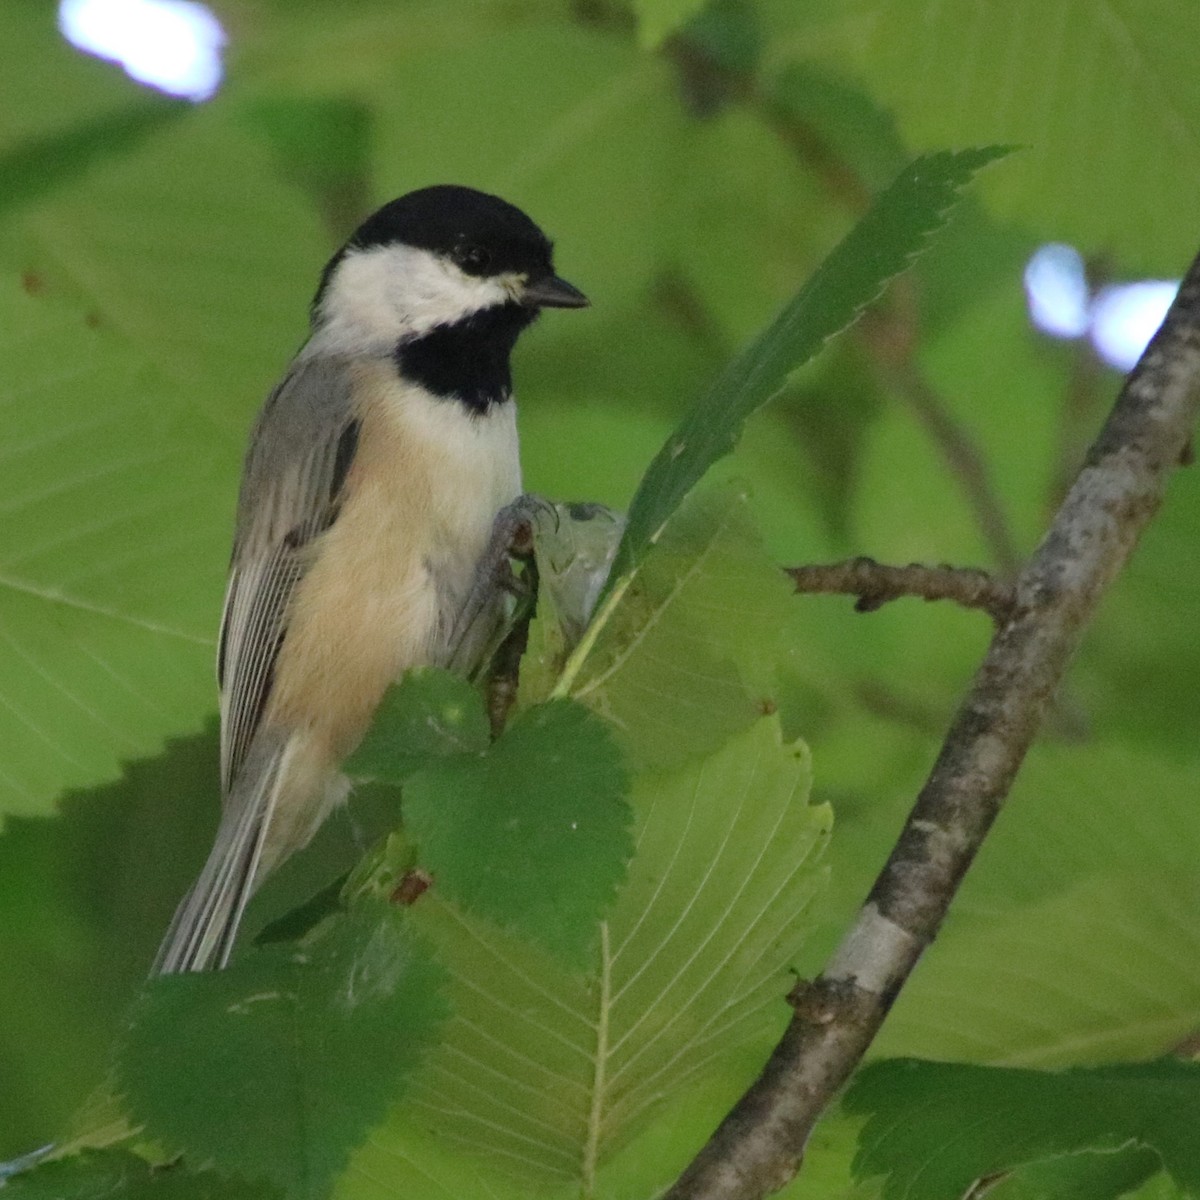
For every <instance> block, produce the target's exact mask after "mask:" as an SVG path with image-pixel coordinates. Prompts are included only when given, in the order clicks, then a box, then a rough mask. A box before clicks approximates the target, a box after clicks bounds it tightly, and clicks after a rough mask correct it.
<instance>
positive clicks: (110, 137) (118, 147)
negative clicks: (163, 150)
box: [0, 96, 190, 217]
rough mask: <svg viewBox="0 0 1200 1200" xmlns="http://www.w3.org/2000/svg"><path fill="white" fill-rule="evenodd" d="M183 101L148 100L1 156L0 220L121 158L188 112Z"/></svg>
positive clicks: (31, 141) (34, 139) (26, 143)
mask: <svg viewBox="0 0 1200 1200" xmlns="http://www.w3.org/2000/svg"><path fill="white" fill-rule="evenodd" d="M189 107H190V106H189V105H188V104H187V103H186V102H185V101H182V100H179V101H170V100H165V99H162V98H161V97H159V98H152V97H150V96H145V97H143V98H141V99H140V100H139V102H138V103H136V104H133V105H131V106H129V107H128V108H125V109H121V110H118V111H117V112H114V113H105V114H104V115H102V116H99V117H90V118H88V119H87V120H85V121H81V122H80V123H79V124H77V125H74V126H72V127H70V128H68V129H64V130H57V131H55V132H54V133H51V134H42V135H41V136H39V137H32V138H29V139H27V140H25V141H23V142H20V143H18V144H17V145H16V146H13V147H12V148H10V149H8V150H5V151H4V152H3V153H0V179H3V180H4V190H3V191H2V192H0V217H4V216H6V215H7V211H8V210H9V209H11V208H17V207H19V206H20V205H22V204H28V203H29V202H30V201H33V200H37V199H39V198H41V197H43V196H45V195H47V194H49V193H51V192H53V191H55V190H56V189H58V188H61V187H64V186H65V185H68V184H70V183H72V182H74V181H75V180H77V179H78V178H79V177H80V176H81V175H83V173H84V172H85V171H87V170H88V169H89V168H90V167H93V166H94V165H95V164H96V163H98V162H101V161H103V160H104V159H106V158H110V157H116V156H120V155H122V154H124V153H126V152H127V151H128V150H130V149H131V148H132V147H134V146H136V145H137V144H138V143H139V142H141V141H142V140H143V139H144V138H146V137H147V136H148V135H149V134H151V133H153V132H154V131H155V130H157V129H158V128H159V127H160V126H162V125H164V124H170V123H171V122H172V121H174V120H175V119H176V118H177V117H179V116H181V115H182V114H183V113H185V112H187V111H188V109H189Z"/></svg>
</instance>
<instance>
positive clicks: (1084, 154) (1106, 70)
mask: <svg viewBox="0 0 1200 1200" xmlns="http://www.w3.org/2000/svg"><path fill="white" fill-rule="evenodd" d="M828 11H829V12H830V15H831V21H830V26H831V27H830V29H829V30H820V31H815V32H814V34H813V35H812V36H811V37H810V39H809V46H811V45H813V44H815V43H819V44H821V45H822V47H823V49H825V51H826V53H827V54H829V56H830V57H834V58H840V59H841V61H842V62H844V63H845V64H847V65H849V66H851V67H852V69H853V70H854V71H855V72H856V74H858V76H859V77H860V78H861V80H862V83H863V86H865V87H868V88H869V89H871V90H872V91H873V92H874V93H875V94H876V95H877V96H878V97H879V98H880V100H881V101H882V102H883V103H884V104H886V105H888V106H889V107H892V108H893V109H894V110H895V112H896V115H897V119H898V122H899V125H900V129H901V131H902V133H903V134H904V136H905V138H906V140H907V141H908V143H909V144H910V145H912V146H915V147H916V148H918V149H922V148H925V147H937V146H946V145H962V144H964V143H966V144H971V143H979V142H987V141H1002V142H1007V143H1014V142H1015V143H1018V144H1020V145H1022V146H1025V147H1027V148H1028V149H1027V151H1026V152H1025V153H1023V154H1021V155H1020V156H1019V158H1018V159H1016V160H1014V162H1013V164H1012V169H1011V170H1006V171H1004V172H1000V173H997V174H996V175H994V176H993V177H991V178H989V179H988V180H986V181H985V183H984V185H983V190H984V194H985V195H986V196H987V197H988V199H989V200H990V201H991V202H992V204H993V206H994V208H995V210H996V211H997V212H998V213H999V214H1000V215H1001V216H1002V217H1003V218H1004V219H1006V220H1008V221H1012V222H1017V223H1025V224H1027V225H1028V226H1029V227H1030V228H1032V229H1035V230H1037V231H1038V236H1039V238H1040V239H1041V240H1042V241H1052V240H1065V241H1069V242H1072V243H1074V244H1076V245H1082V246H1085V247H1087V249H1088V250H1089V251H1094V252H1097V253H1113V254H1116V255H1117V256H1118V257H1119V259H1120V261H1121V262H1122V263H1123V264H1125V265H1126V266H1128V267H1133V268H1137V269H1141V270H1147V269H1149V270H1153V271H1170V272H1173V273H1176V274H1178V273H1179V272H1181V270H1182V267H1183V265H1184V262H1185V260H1184V258H1182V257H1181V256H1185V255H1186V256H1190V254H1191V253H1192V251H1193V249H1194V241H1195V231H1194V225H1193V223H1192V222H1191V221H1190V220H1189V218H1188V216H1187V213H1188V207H1189V205H1190V204H1191V197H1192V196H1193V195H1194V194H1195V191H1196V188H1197V186H1198V185H1200V80H1198V79H1197V77H1196V72H1195V70H1194V69H1193V62H1192V58H1191V55H1190V53H1189V52H1188V48H1189V47H1190V46H1193V45H1195V44H1196V43H1197V41H1198V40H1200V9H1198V8H1197V7H1196V6H1195V5H1193V4H1179V3H1176V2H1175V0H1105V3H1103V4H1076V3H1074V2H1073V0H1046V2H1043V0H1011V2H1010V3H1005V4H984V5H970V4H942V3H939V2H938V0H889V2H888V3H885V4H871V5H863V4H857V5H838V6H833V7H832V8H830V9H829V10H828ZM807 48H808V47H806V49H807ZM1098 113H1103V114H1104V117H1103V122H1102V124H1103V131H1102V132H1101V131H1100V129H1099V128H1098V127H1097V126H1096V125H1094V124H1093V121H1094V117H1095V115H1096V114H1098ZM1099 180H1103V187H1099V188H1098V187H1097V182H1098V181H1099Z"/></svg>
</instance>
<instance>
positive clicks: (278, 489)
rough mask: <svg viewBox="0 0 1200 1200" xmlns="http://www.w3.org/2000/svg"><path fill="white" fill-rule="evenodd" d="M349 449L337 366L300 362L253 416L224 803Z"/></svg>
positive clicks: (232, 599)
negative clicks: (309, 551) (308, 555)
mask: <svg viewBox="0 0 1200 1200" xmlns="http://www.w3.org/2000/svg"><path fill="white" fill-rule="evenodd" d="M356 442H357V424H356V421H355V415H354V411H353V403H352V397H351V380H350V374H349V368H348V366H347V364H346V363H345V361H344V360H342V359H326V358H308V359H305V358H301V359H299V360H298V361H297V362H296V363H295V364H294V365H293V368H292V370H291V371H290V372H289V373H288V375H287V376H286V377H285V379H284V380H283V382H282V383H281V384H280V385H279V387H277V388H276V389H275V391H274V392H273V393H272V394H271V396H270V398H269V399H268V400H267V403H266V405H265V406H264V408H263V411H262V413H261V415H260V416H259V419H258V423H257V425H256V426H255V429H254V434H253V436H252V438H251V443H250V452H249V454H248V455H247V457H246V468H245V473H244V475H243V478H242V489H241V494H240V496H239V498H238V519H237V530H236V533H235V535H234V546H233V561H232V563H231V566H230V577H229V587H228V590H227V592H226V597H225V609H224V613H223V615H222V619H221V636H220V642H219V648H218V664H217V674H218V678H219V680H220V684H221V780H222V787H223V792H224V794H225V795H226V796H228V795H229V794H230V793H231V791H232V789H233V786H234V781H235V780H236V778H237V775H238V771H239V770H240V769H241V767H242V765H243V763H244V762H245V760H246V755H247V754H248V753H249V750H250V745H251V742H252V741H253V740H254V735H255V733H256V731H257V729H258V726H259V722H260V721H261V718H262V713H263V708H264V706H265V704H266V702H267V698H268V696H269V694H270V690H271V680H272V676H273V672H274V667H275V662H276V659H277V658H278V655H279V650H280V647H281V645H282V644H283V638H284V636H285V632H286V631H285V623H286V620H287V610H288V605H289V603H290V601H291V598H292V596H293V594H294V593H295V590H296V586H297V584H298V583H299V582H300V580H301V578H302V577H303V575H304V572H305V569H306V565H307V560H306V556H305V553H304V551H305V547H306V546H307V545H308V543H310V542H311V541H312V539H313V538H315V537H316V536H317V535H318V534H320V533H321V532H322V531H323V530H325V529H327V528H328V527H329V526H330V525H331V524H332V522H333V520H334V519H335V518H336V516H337V511H338V505H339V501H340V495H341V489H342V485H343V484H344V482H345V478H346V473H347V471H348V470H349V468H350V463H351V461H352V460H353V456H354V449H355V445H356Z"/></svg>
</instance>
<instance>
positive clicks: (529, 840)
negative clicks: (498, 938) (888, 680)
mask: <svg viewBox="0 0 1200 1200" xmlns="http://www.w3.org/2000/svg"><path fill="white" fill-rule="evenodd" d="M627 788H628V778H627V774H626V771H625V768H624V764H623V763H622V761H621V756H620V752H619V750H618V749H617V746H616V744H615V742H614V740H613V738H612V735H611V733H610V732H609V730H608V728H607V727H606V726H605V724H604V722H602V721H600V720H598V719H597V718H596V717H595V716H594V715H593V714H592V713H591V712H589V711H588V710H587V709H586V708H584V707H583V705H581V704H576V703H574V702H572V701H566V700H554V701H551V702H549V703H548V704H541V705H537V706H535V707H533V708H531V709H528V710H527V711H526V712H523V713H521V714H520V715H519V716H518V717H517V718H516V719H515V720H514V721H513V722H512V723H511V724H510V725H509V726H508V728H507V729H505V731H504V734H503V735H502V736H501V737H500V738H499V739H498V740H497V742H496V743H495V745H494V746H492V748H491V749H490V751H489V752H488V753H487V754H484V755H479V754H462V755H459V756H457V757H455V758H453V759H443V760H442V761H441V762H436V763H432V764H430V765H429V766H427V767H426V768H425V769H424V770H422V771H420V772H418V773H417V774H416V775H414V776H413V777H412V778H411V779H409V780H408V782H407V784H406V785H405V788H404V822H405V829H406V831H407V832H408V833H409V835H410V836H411V837H412V838H413V839H414V840H415V841H416V843H417V861H418V862H419V864H420V865H421V866H422V867H424V868H427V869H428V870H429V872H430V873H431V874H432V876H433V878H434V880H435V887H436V888H437V891H438V894H439V896H441V897H443V898H445V899H447V900H450V901H453V902H456V903H458V904H460V905H461V906H462V907H463V909H464V910H465V911H467V912H469V913H472V914H474V915H477V916H481V917H484V918H488V919H490V920H492V921H494V922H495V923H496V924H497V925H499V926H501V927H502V928H506V929H512V930H514V931H516V932H518V933H520V934H523V935H524V936H525V937H527V938H529V939H531V940H533V941H536V942H537V943H539V944H541V945H544V946H547V947H549V948H550V949H551V950H553V951H555V952H556V953H558V954H561V955H563V956H564V957H565V958H566V959H567V960H568V961H569V962H570V963H572V964H573V965H580V964H581V963H587V962H590V961H591V959H592V957H593V956H594V953H595V943H596V923H597V921H598V919H600V918H601V917H602V916H603V915H604V913H605V912H606V910H607V909H608V908H609V906H610V904H611V903H612V900H613V896H614V893H615V892H616V889H617V886H618V884H619V883H620V881H621V879H622V877H623V875H624V873H625V864H626V862H627V861H628V859H629V856H630V853H631V852H632V845H631V842H630V836H629V815H630V814H629V807H628V805H627V804H626V802H625V792H626V790H627Z"/></svg>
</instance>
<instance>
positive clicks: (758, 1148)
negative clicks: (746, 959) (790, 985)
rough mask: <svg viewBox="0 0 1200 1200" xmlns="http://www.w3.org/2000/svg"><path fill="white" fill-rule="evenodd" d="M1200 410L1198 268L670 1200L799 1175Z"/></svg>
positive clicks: (730, 1195)
mask: <svg viewBox="0 0 1200 1200" xmlns="http://www.w3.org/2000/svg"><path fill="white" fill-rule="evenodd" d="M1198 407H1200V258H1198V259H1197V260H1196V262H1194V263H1193V264H1192V267H1191V269H1190V271H1189V272H1188V275H1187V277H1186V279H1185V280H1184V282H1183V286H1182V288H1181V289H1180V292H1179V296H1178V297H1177V299H1176V300H1175V303H1174V304H1173V305H1172V306H1171V310H1170V312H1169V313H1168V314H1167V318H1166V320H1165V322H1164V323H1163V326H1162V328H1161V329H1160V330H1159V332H1158V334H1157V335H1156V336H1155V338H1154V340H1153V341H1152V342H1151V343H1150V346H1149V347H1148V348H1147V350H1146V352H1145V354H1144V355H1143V356H1142V360H1141V362H1139V364H1138V365H1137V367H1136V368H1135V369H1134V371H1133V373H1132V374H1131V375H1130V377H1129V378H1128V380H1127V381H1126V383H1125V386H1124V388H1123V389H1122V391H1121V394H1120V396H1119V397H1118V399H1117V403H1116V405H1115V407H1114V408H1113V411H1112V413H1111V415H1110V416H1109V419H1108V421H1107V423H1106V424H1105V426H1104V429H1103V430H1102V431H1101V433H1100V436H1099V437H1098V438H1097V440H1096V442H1095V444H1094V445H1093V446H1092V448H1091V450H1090V451H1089V453H1088V456H1087V460H1086V462H1085V464H1084V466H1083V469H1082V470H1081V471H1080V473H1079V475H1078V476H1077V477H1076V479H1075V482H1074V483H1073V484H1072V486H1071V488H1070V491H1069V492H1068V493H1067V495H1066V497H1065V499H1064V500H1063V503H1062V505H1061V507H1060V508H1059V510H1058V512H1057V514H1056V515H1055V517H1054V521H1053V523H1052V525H1051V527H1050V529H1049V531H1048V532H1047V534H1046V536H1045V538H1044V539H1043V540H1042V543H1041V545H1040V546H1039V547H1038V548H1037V550H1036V551H1035V553H1034V555H1033V557H1032V558H1031V559H1030V560H1029V562H1028V564H1027V565H1026V566H1025V568H1024V570H1022V572H1021V573H1020V575H1019V577H1018V578H1017V581H1016V605H1015V609H1014V611H1013V614H1012V616H1011V618H1010V619H1009V620H1008V621H1007V622H1006V623H1005V624H1004V625H1003V626H1001V628H1000V629H998V630H997V632H996V635H995V637H994V638H993V640H992V643H991V646H990V647H989V649H988V652H987V656H986V658H985V659H984V661H983V664H982V665H981V667H980V668H979V671H978V673H977V674H976V676H975V679H974V681H973V682H972V685H971V688H970V691H969V692H968V694H967V697H966V699H965V700H964V701H963V704H962V707H961V708H960V709H959V711H958V714H957V715H956V717H955V719H954V721H953V724H952V725H951V727H950V730H949V732H948V734H947V735H946V740H945V742H944V744H943V746H942V749H941V752H940V754H939V755H938V758H937V762H936V763H935V764H934V767H933V770H932V772H931V773H930V776H929V778H928V780H927V781H926V783H925V786H924V787H923V788H922V789H921V793H920V795H919V796H918V797H917V802H916V805H915V807H914V808H913V810H912V813H911V814H910V815H909V818H908V821H907V822H906V824H905V826H904V829H903V831H902V833H901V835H900V839H899V841H898V842H897V843H896V846H895V848H894V849H893V850H892V853H891V855H890V856H889V858H888V860H887V863H886V864H885V866H884V868H883V870H882V871H881V872H880V875H879V877H878V879H877V880H876V881H875V885H874V887H873V888H872V889H871V892H870V895H869V896H868V897H867V900H866V903H865V904H864V905H863V908H862V909H861V911H860V913H859V915H858V918H857V919H856V921H855V923H854V925H853V926H852V927H851V929H850V930H849V932H848V933H847V934H846V936H845V938H844V939H843V941H842V943H841V945H840V946H839V947H838V949H837V950H836V951H835V952H834V954H833V957H832V958H831V960H830V961H829V963H828V964H827V965H826V967H825V969H824V971H823V972H822V973H821V975H820V976H819V978H817V979H816V980H815V981H814V982H812V983H810V984H802V985H800V986H799V987H798V988H797V989H796V990H795V991H794V992H793V995H792V1002H793V1004H794V1006H795V1012H794V1015H793V1018H792V1020H791V1022H790V1024H789V1026H788V1029H787V1031H786V1033H785V1034H784V1037H783V1040H782V1041H781V1042H780V1043H779V1045H778V1046H777V1047H776V1048H775V1050H774V1052H773V1053H772V1055H771V1057H770V1059H769V1060H768V1062H767V1065H766V1067H765V1068H764V1069H763V1072H762V1074H761V1076H760V1077H759V1079H758V1080H757V1082H755V1083H754V1085H753V1086H752V1087H751V1088H750V1090H749V1091H748V1092H747V1093H746V1094H745V1095H744V1096H743V1097H742V1099H741V1100H740V1101H739V1102H738V1103H737V1105H735V1107H734V1108H733V1110H732V1111H731V1112H730V1113H729V1115H728V1116H727V1117H726V1118H725V1120H724V1121H723V1122H722V1124H721V1126H720V1127H719V1128H718V1130H717V1131H716V1133H715V1134H714V1135H713V1137H712V1138H711V1139H710V1141H709V1142H708V1144H707V1145H706V1146H705V1147H704V1149H703V1150H702V1151H701V1152H700V1154H699V1155H698V1156H697V1158H696V1159H695V1160H694V1161H693V1163H692V1164H691V1166H689V1167H688V1169H687V1170H686V1171H685V1172H684V1174H683V1175H682V1176H681V1177H680V1179H679V1180H678V1181H677V1182H676V1183H675V1185H674V1186H673V1187H672V1188H671V1189H670V1190H669V1191H668V1192H667V1194H666V1200H758V1198H759V1197H762V1196H765V1195H767V1194H768V1193H770V1192H772V1191H774V1190H776V1189H778V1188H779V1187H782V1186H783V1185H784V1184H785V1183H786V1182H787V1181H788V1180H789V1179H790V1178H791V1176H792V1175H793V1174H794V1173H795V1171H796V1169H797V1167H798V1165H799V1163H800V1160H801V1157H802V1155H803V1152H804V1144H805V1141H806V1139H807V1138H808V1135H809V1133H810V1132H811V1130H812V1128H813V1125H814V1124H815V1122H816V1120H817V1117H818V1116H819V1115H820V1113H821V1111H822V1110H823V1109H824V1107H825V1106H826V1105H827V1104H828V1103H829V1101H830V1100H831V1099H832V1098H833V1096H834V1095H835V1094H836V1092H837V1091H838V1089H839V1088H840V1087H841V1086H842V1084H843V1083H844V1082H845V1080H846V1078H847V1077H848V1076H849V1074H850V1072H851V1071H852V1070H853V1069H854V1067H855V1066H856V1064H857V1063H858V1062H859V1060H860V1059H861V1057H862V1055H863V1053H864V1052H865V1051H866V1049H867V1047H868V1046H869V1045H870V1043H871V1040H872V1039H873V1038H874V1036H875V1034H876V1032H877V1031H878V1029H879V1026H880V1024H881V1023H882V1021H883V1019H884V1017H885V1016H886V1015H887V1012H888V1009H889V1008H890V1007H891V1004H892V1002H893V1001H894V999H895V997H896V995H897V993H898V992H899V990H900V988H901V987H902V986H903V985H904V982H905V980H906V979H907V978H908V976H909V974H910V972H911V971H912V969H913V967H914V966H915V965H916V963H917V960H918V959H919V958H920V956H921V952H922V951H923V950H924V948H925V947H926V946H927V945H928V944H929V943H930V941H931V940H932V938H933V937H934V935H935V934H936V932H937V930H938V927H939V926H940V925H941V923H942V920H943V918H944V917H945V915H946V911H947V909H948V908H949V906H950V902H951V900H952V899H953V897H954V894H955V892H956V890H957V888H958V885H959V883H960V882H961V880H962V877H963V875H964V874H965V872H966V870H967V868H968V867H969V866H970V864H971V862H972V860H973V859H974V857H975V854H976V852H977V851H978V850H979V847H980V845H981V844H982V842H983V839H984V837H985V836H986V834H987V832H988V830H989V829H990V828H991V825H992V822H993V821H994V820H995V818H996V814H997V813H998V812H999V810H1000V807H1001V805H1002V804H1003V802H1004V798H1005V796H1006V795H1007V794H1008V791H1009V788H1010V786H1011V785H1012V781H1013V779H1014V777H1015V776H1016V773H1017V770H1018V769H1019V767H1020V765H1021V763H1022V761H1023V760H1024V757H1025V754H1026V752H1027V751H1028V749H1029V746H1030V744H1031V743H1032V741H1033V738H1034V735H1035V734H1036V732H1037V730H1038V727H1039V725H1040V724H1041V721H1042V718H1043V715H1044V714H1045V712H1046V709H1047V706H1048V705H1049V703H1050V700H1051V697H1052V696H1053V695H1054V692H1055V690H1056V688H1057V687H1058V686H1059V684H1060V682H1061V680H1062V677H1063V673H1064V672H1065V670H1066V667H1067V663H1068V662H1069V660H1070V657H1071V655H1072V653H1073V652H1074V650H1075V648H1076V647H1077V646H1078V644H1079V641H1080V639H1081V637H1082V636H1083V632H1084V630H1085V629H1086V627H1087V625H1088V623H1089V621H1090V620H1091V619H1092V617H1093V615H1094V613H1095V611H1096V607H1097V605H1098V603H1099V601H1100V598H1101V596H1102V595H1103V593H1104V591H1105V589H1106V588H1107V587H1108V586H1109V584H1111V583H1112V581H1113V579H1114V578H1115V577H1116V575H1117V573H1118V572H1119V571H1120V570H1121V568H1122V567H1123V566H1124V565H1125V563H1126V561H1127V560H1128V559H1129V556H1130V554H1131V553H1132V552H1133V549H1134V546H1135V545H1136V544H1137V540H1138V537H1139V536H1140V534H1141V532H1142V530H1143V529H1144V528H1145V527H1146V525H1147V523H1148V522H1149V521H1150V519H1151V518H1152V517H1153V516H1154V513H1155V512H1156V511H1157V509H1158V507H1159V505H1160V504H1161V502H1162V498H1163V494H1164V491H1165V489H1166V485H1167V479H1168V477H1169V475H1170V473H1171V471H1172V469H1173V468H1174V467H1175V466H1176V464H1178V463H1179V462H1180V461H1181V459H1182V458H1183V457H1184V454H1185V448H1186V446H1187V444H1188V440H1189V435H1190V431H1191V429H1192V426H1193V425H1194V423H1195V419H1196V414H1197V409H1198Z"/></svg>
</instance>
